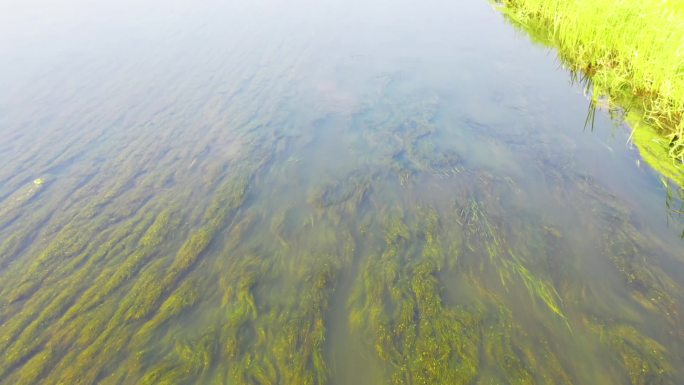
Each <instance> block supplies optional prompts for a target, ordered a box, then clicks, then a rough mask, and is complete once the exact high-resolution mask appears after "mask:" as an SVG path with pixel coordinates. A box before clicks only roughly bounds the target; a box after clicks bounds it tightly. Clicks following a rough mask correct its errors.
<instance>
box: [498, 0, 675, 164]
mask: <svg viewBox="0 0 684 385" xmlns="http://www.w3.org/2000/svg"><path fill="white" fill-rule="evenodd" d="M497 3H498V4H499V5H501V9H502V10H503V12H504V14H505V15H507V16H508V17H509V18H510V19H511V20H512V21H513V22H514V23H516V24H518V25H520V26H522V27H523V28H524V29H525V30H526V31H527V32H529V33H530V34H532V36H533V38H535V39H538V40H541V41H542V42H544V43H546V44H550V45H552V46H554V47H556V48H557V49H558V51H559V55H560V57H561V59H562V60H563V61H564V62H566V63H567V64H569V66H570V67H571V69H573V70H575V71H581V72H584V73H585V74H587V75H588V76H589V78H590V80H591V83H592V88H593V91H592V98H593V99H594V101H598V99H599V98H602V97H606V96H608V97H610V99H611V100H613V101H615V102H616V103H617V104H618V105H620V106H621V107H623V108H628V109H633V110H636V111H638V112H639V114H640V115H641V117H642V118H643V120H644V121H646V122H647V123H648V124H649V125H650V126H652V127H654V128H655V129H656V131H657V132H658V133H659V135H660V136H661V137H662V138H664V139H666V140H663V141H661V142H662V146H663V147H665V148H664V150H665V151H666V152H667V153H668V154H669V156H670V157H671V158H674V159H675V160H678V163H680V165H681V162H682V161H684V119H683V118H684V2H682V1H679V0H619V1H618V0H577V1H562V0H551V1H549V0H497Z"/></svg>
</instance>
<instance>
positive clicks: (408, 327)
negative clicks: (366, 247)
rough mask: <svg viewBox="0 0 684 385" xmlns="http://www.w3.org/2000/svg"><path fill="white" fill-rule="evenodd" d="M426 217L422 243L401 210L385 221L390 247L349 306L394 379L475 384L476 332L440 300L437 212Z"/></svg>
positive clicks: (366, 272)
mask: <svg viewBox="0 0 684 385" xmlns="http://www.w3.org/2000/svg"><path fill="white" fill-rule="evenodd" d="M426 222H427V223H425V224H424V225H425V226H426V228H425V230H423V231H421V232H420V233H422V236H423V237H424V243H423V244H422V247H419V246H418V244H416V243H414V242H416V241H417V237H418V236H419V234H417V233H416V232H415V231H416V230H414V231H413V232H412V231H411V230H410V229H409V228H408V227H407V225H406V224H405V222H404V218H403V215H401V213H398V214H394V215H391V216H389V217H388V218H387V219H386V220H384V222H383V223H384V225H383V227H384V228H385V246H384V248H383V250H382V251H381V252H380V255H378V256H377V257H371V258H370V259H369V260H368V261H367V262H366V265H365V267H364V268H363V270H362V273H361V277H360V279H359V281H358V282H357V284H356V288H355V290H354V293H353V294H352V297H351V299H350V303H349V306H350V307H351V309H350V312H351V315H350V323H351V326H352V329H353V330H356V331H357V332H362V333H363V334H366V335H368V337H369V339H370V341H372V342H373V343H374V345H375V351H376V353H377V355H378V357H379V358H380V359H382V360H383V361H386V362H387V363H388V364H390V365H389V366H388V369H390V373H391V378H392V383H395V384H414V383H416V384H430V383H464V384H465V383H470V382H471V381H472V380H473V379H474V378H475V376H476V375H477V366H478V349H477V344H478V339H479V334H478V332H477V327H476V325H473V324H469V322H468V321H466V320H467V318H466V317H461V315H460V314H459V312H458V311H455V310H454V309H449V308H446V307H445V306H444V304H443V300H442V298H441V294H440V289H439V284H438V281H437V278H436V276H435V274H436V273H437V272H439V270H440V266H441V265H442V264H443V258H444V255H443V251H442V249H441V246H440V245H439V243H438V239H437V236H436V234H435V233H434V232H435V231H436V226H437V223H436V217H435V216H434V214H429V215H428V216H427V218H426ZM418 239H420V238H418ZM421 249H422V251H421Z"/></svg>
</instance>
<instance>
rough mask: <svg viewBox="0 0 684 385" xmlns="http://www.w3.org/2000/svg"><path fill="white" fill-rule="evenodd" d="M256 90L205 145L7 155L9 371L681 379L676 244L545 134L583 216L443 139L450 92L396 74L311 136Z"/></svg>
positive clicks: (3, 297) (549, 176)
mask: <svg viewBox="0 0 684 385" xmlns="http://www.w3.org/2000/svg"><path fill="white" fill-rule="evenodd" d="M263 82H264V84H266V83H268V82H267V80H264V81H263ZM265 88H266V90H265V91H263V94H255V95H251V94H247V95H245V98H246V99H249V98H250V97H251V98H257V97H261V96H263V95H265V94H266V93H268V92H272V93H275V94H277V93H278V92H276V91H277V90H276V91H274V90H268V87H265ZM245 92H247V91H245ZM262 100H263V103H262V104H260V107H254V106H255V104H254V103H252V104H250V103H245V104H242V105H240V104H238V105H236V106H234V111H227V113H233V115H232V116H233V120H232V123H231V124H232V125H233V126H234V127H235V129H234V130H232V131H226V130H221V129H218V128H217V129H210V130H208V131H207V132H205V133H204V135H203V137H202V138H200V139H197V138H193V139H192V143H194V144H193V145H192V146H190V147H189V148H188V147H183V146H173V145H169V144H168V143H167V142H164V141H160V140H159V138H158V133H156V132H155V130H154V129H153V128H152V127H150V128H149V129H142V130H141V132H140V133H139V135H138V136H137V139H136V140H135V141H128V140H127V138H125V137H124V138H121V140H120V141H116V140H114V142H115V143H116V144H115V145H116V146H117V149H118V151H117V153H118V154H120V155H118V156H117V157H115V158H114V159H112V160H111V161H109V162H108V163H101V162H98V159H97V158H94V159H92V160H89V159H86V161H84V160H83V159H84V157H86V158H87V155H84V154H83V153H79V152H78V151H79V150H78V149H79V148H80V147H81V146H80V145H75V144H74V143H69V142H66V141H65V142H66V143H64V144H63V145H62V146H59V145H55V147H54V148H53V152H52V153H49V154H45V153H43V152H38V151H35V152H31V151H27V152H25V153H24V155H23V158H22V159H21V162H18V164H20V165H21V166H16V167H14V168H11V167H8V168H5V169H3V170H2V174H1V175H0V178H1V180H2V181H3V182H4V183H3V184H4V185H5V186H14V188H13V189H7V190H3V195H1V197H2V200H1V201H0V267H1V269H0V384H3V385H5V384H7V385H9V384H12V385H19V384H55V385H56V384H70V385H80V384H236V385H238V384H239V385H242V384H255V385H257V384H258V385H276V384H298V385H300V384H303V385H306V384H310V385H313V384H319V385H322V384H335V383H343V382H344V380H343V379H344V378H347V377H345V372H350V371H359V372H360V374H358V375H359V377H357V380H358V379H359V378H360V379H362V380H363V381H366V382H367V383H376V384H377V383H386V384H511V385H512V384H521V385H522V384H588V383H592V384H616V383H621V384H633V385H646V384H677V383H678V381H681V379H682V378H684V377H683V373H682V367H683V366H684V365H682V363H684V344H683V343H684V329H683V328H682V326H681V325H682V324H683V321H684V320H683V319H682V315H681V307H682V304H684V288H683V287H682V282H681V277H679V278H680V279H679V280H677V279H676V278H677V276H676V273H672V271H677V270H676V268H679V269H681V264H682V262H683V261H682V260H681V255H679V256H677V255H674V254H673V253H671V252H670V251H668V250H669V249H667V248H666V247H664V246H663V245H661V244H660V243H659V241H657V240H656V239H655V238H654V237H652V236H651V235H650V234H648V233H644V232H643V231H642V229H640V228H638V227H637V226H638V225H637V224H635V223H634V222H633V220H632V218H631V213H630V211H629V209H628V208H627V206H626V205H623V204H621V202H620V201H619V199H616V197H614V196H612V195H611V194H610V193H609V192H608V191H607V190H606V189H605V188H603V187H602V186H601V184H600V183H599V182H598V181H596V180H593V179H592V178H591V177H588V176H586V175H582V174H581V173H578V172H575V171H573V170H572V167H570V166H569V164H568V163H565V162H564V157H563V154H554V156H553V157H551V156H550V155H549V152H548V151H546V150H545V149H544V148H543V146H544V143H547V142H546V141H541V140H540V141H534V140H531V141H530V143H536V144H535V146H540V147H539V148H537V150H538V151H529V155H528V159H527V161H528V162H529V164H531V165H533V166H532V167H533V168H535V169H536V170H537V171H538V173H539V175H540V176H541V177H542V178H543V179H544V181H545V182H546V184H547V185H549V186H553V187H552V188H550V189H549V190H548V191H547V194H545V197H544V202H543V203H542V202H539V204H546V205H549V206H552V207H554V208H555V209H557V210H560V211H563V212H565V213H567V214H566V220H568V221H572V223H574V226H565V225H564V222H563V221H560V220H556V219H554V218H548V217H546V216H544V215H540V214H539V210H537V209H535V207H536V206H535V204H532V203H530V202H529V199H526V198H525V194H526V193H525V191H524V189H523V185H522V184H521V183H522V182H521V181H517V180H516V178H515V176H509V175H500V173H497V172H496V170H495V169H492V168H491V167H489V166H486V165H480V164H477V163H474V162H469V161H468V160H467V158H466V157H464V156H462V155H461V154H460V153H459V151H457V150H456V149H454V148H449V147H448V146H444V145H441V144H440V140H439V135H440V129H441V128H440V126H439V124H437V123H436V122H437V115H438V113H439V109H440V101H439V99H438V98H436V97H432V96H425V97H421V96H412V97H401V98H399V97H396V96H392V95H391V94H389V93H388V92H387V91H386V90H384V88H381V89H380V91H379V92H378V93H377V95H375V96H373V95H371V96H369V97H367V98H366V100H364V101H363V102H362V103H361V104H360V106H359V108H358V109H356V110H355V111H354V112H353V113H352V114H351V117H350V118H348V119H347V120H343V121H344V122H345V124H342V125H337V124H335V119H336V118H335V116H334V114H333V116H324V117H319V118H317V119H315V121H314V123H313V124H311V126H312V127H313V128H311V129H310V130H311V131H307V130H299V131H298V130H295V129H294V128H293V125H292V123H290V122H291V121H292V117H291V116H289V115H288V113H285V112H283V111H287V109H283V108H282V107H281V106H278V105H277V103H278V102H276V101H275V100H269V99H268V98H262ZM264 105H265V106H264ZM255 115H260V116H262V118H260V119H253V118H252V117H253V116H255ZM322 127H323V128H327V129H328V131H327V135H333V136H334V137H335V138H336V139H337V140H338V141H339V142H340V143H345V144H348V143H352V144H354V143H359V142H362V143H364V145H363V146H360V145H359V146H350V148H352V149H351V150H350V151H351V154H350V155H348V158H347V159H341V160H340V161H341V162H340V166H339V167H338V168H337V169H336V172H334V173H322V172H320V170H319V169H317V168H316V167H317V164H316V163H317V161H316V159H312V158H313V157H314V155H316V154H317V152H316V148H317V147H319V144H320V143H319V142H318V140H319V138H318V137H317V135H319V134H320V132H321V128H322ZM331 130H332V131H331ZM94 135H95V134H94ZM168 135H169V137H172V138H173V140H174V141H177V142H179V143H180V142H184V141H185V142H186V143H187V142H190V139H189V138H188V137H186V135H190V134H186V133H185V132H184V131H183V127H182V124H179V127H178V129H177V130H171V132H170V133H169V134H168ZM473 135H482V136H483V138H485V139H486V140H499V139H492V138H489V137H486V135H487V133H486V132H481V131H477V130H475V131H474V133H473ZM527 135H532V136H533V137H534V135H541V134H539V133H535V132H530V133H528V134H527ZM115 139H116V138H115ZM81 140H84V141H86V142H87V141H88V138H85V139H81ZM501 140H504V139H501ZM54 142H55V143H59V141H58V140H56V141H54ZM230 143H233V144H234V143H239V144H240V145H239V149H236V150H234V151H229V152H228V153H226V152H225V151H223V152H220V153H219V154H217V153H216V152H215V149H216V148H222V147H223V148H226V147H230ZM354 148H357V150H354ZM368 149H371V150H372V151H367V150H368ZM355 151H356V152H355ZM197 154H200V155H197ZM331 156H332V155H331ZM74 159H79V161H78V162H73V160H74ZM27 164H28V165H29V166H33V167H37V168H40V166H41V165H44V164H50V165H53V164H57V165H60V164H62V165H64V167H68V168H69V169H70V173H69V175H71V177H70V178H71V179H69V180H63V179H61V178H60V177H59V176H58V174H59V169H58V168H54V171H53V173H50V172H46V173H45V175H39V176H31V177H28V178H27V177H26V176H25V175H24V174H22V170H24V167H29V166H26V165H27ZM115 170H116V172H115ZM17 175H23V176H22V177H17ZM35 178H40V179H41V180H35ZM10 190H11V191H10ZM434 191H442V192H443V193H440V194H433V193H430V192H434ZM577 207H582V208H583V209H582V211H580V210H577ZM578 229H580V230H581V231H580V230H578ZM578 245H580V246H578ZM587 245H591V247H590V246H587ZM668 266H676V268H675V269H674V270H671V269H670V270H668V268H667V267H668ZM673 274H674V275H673ZM345 363H346V364H345Z"/></svg>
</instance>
